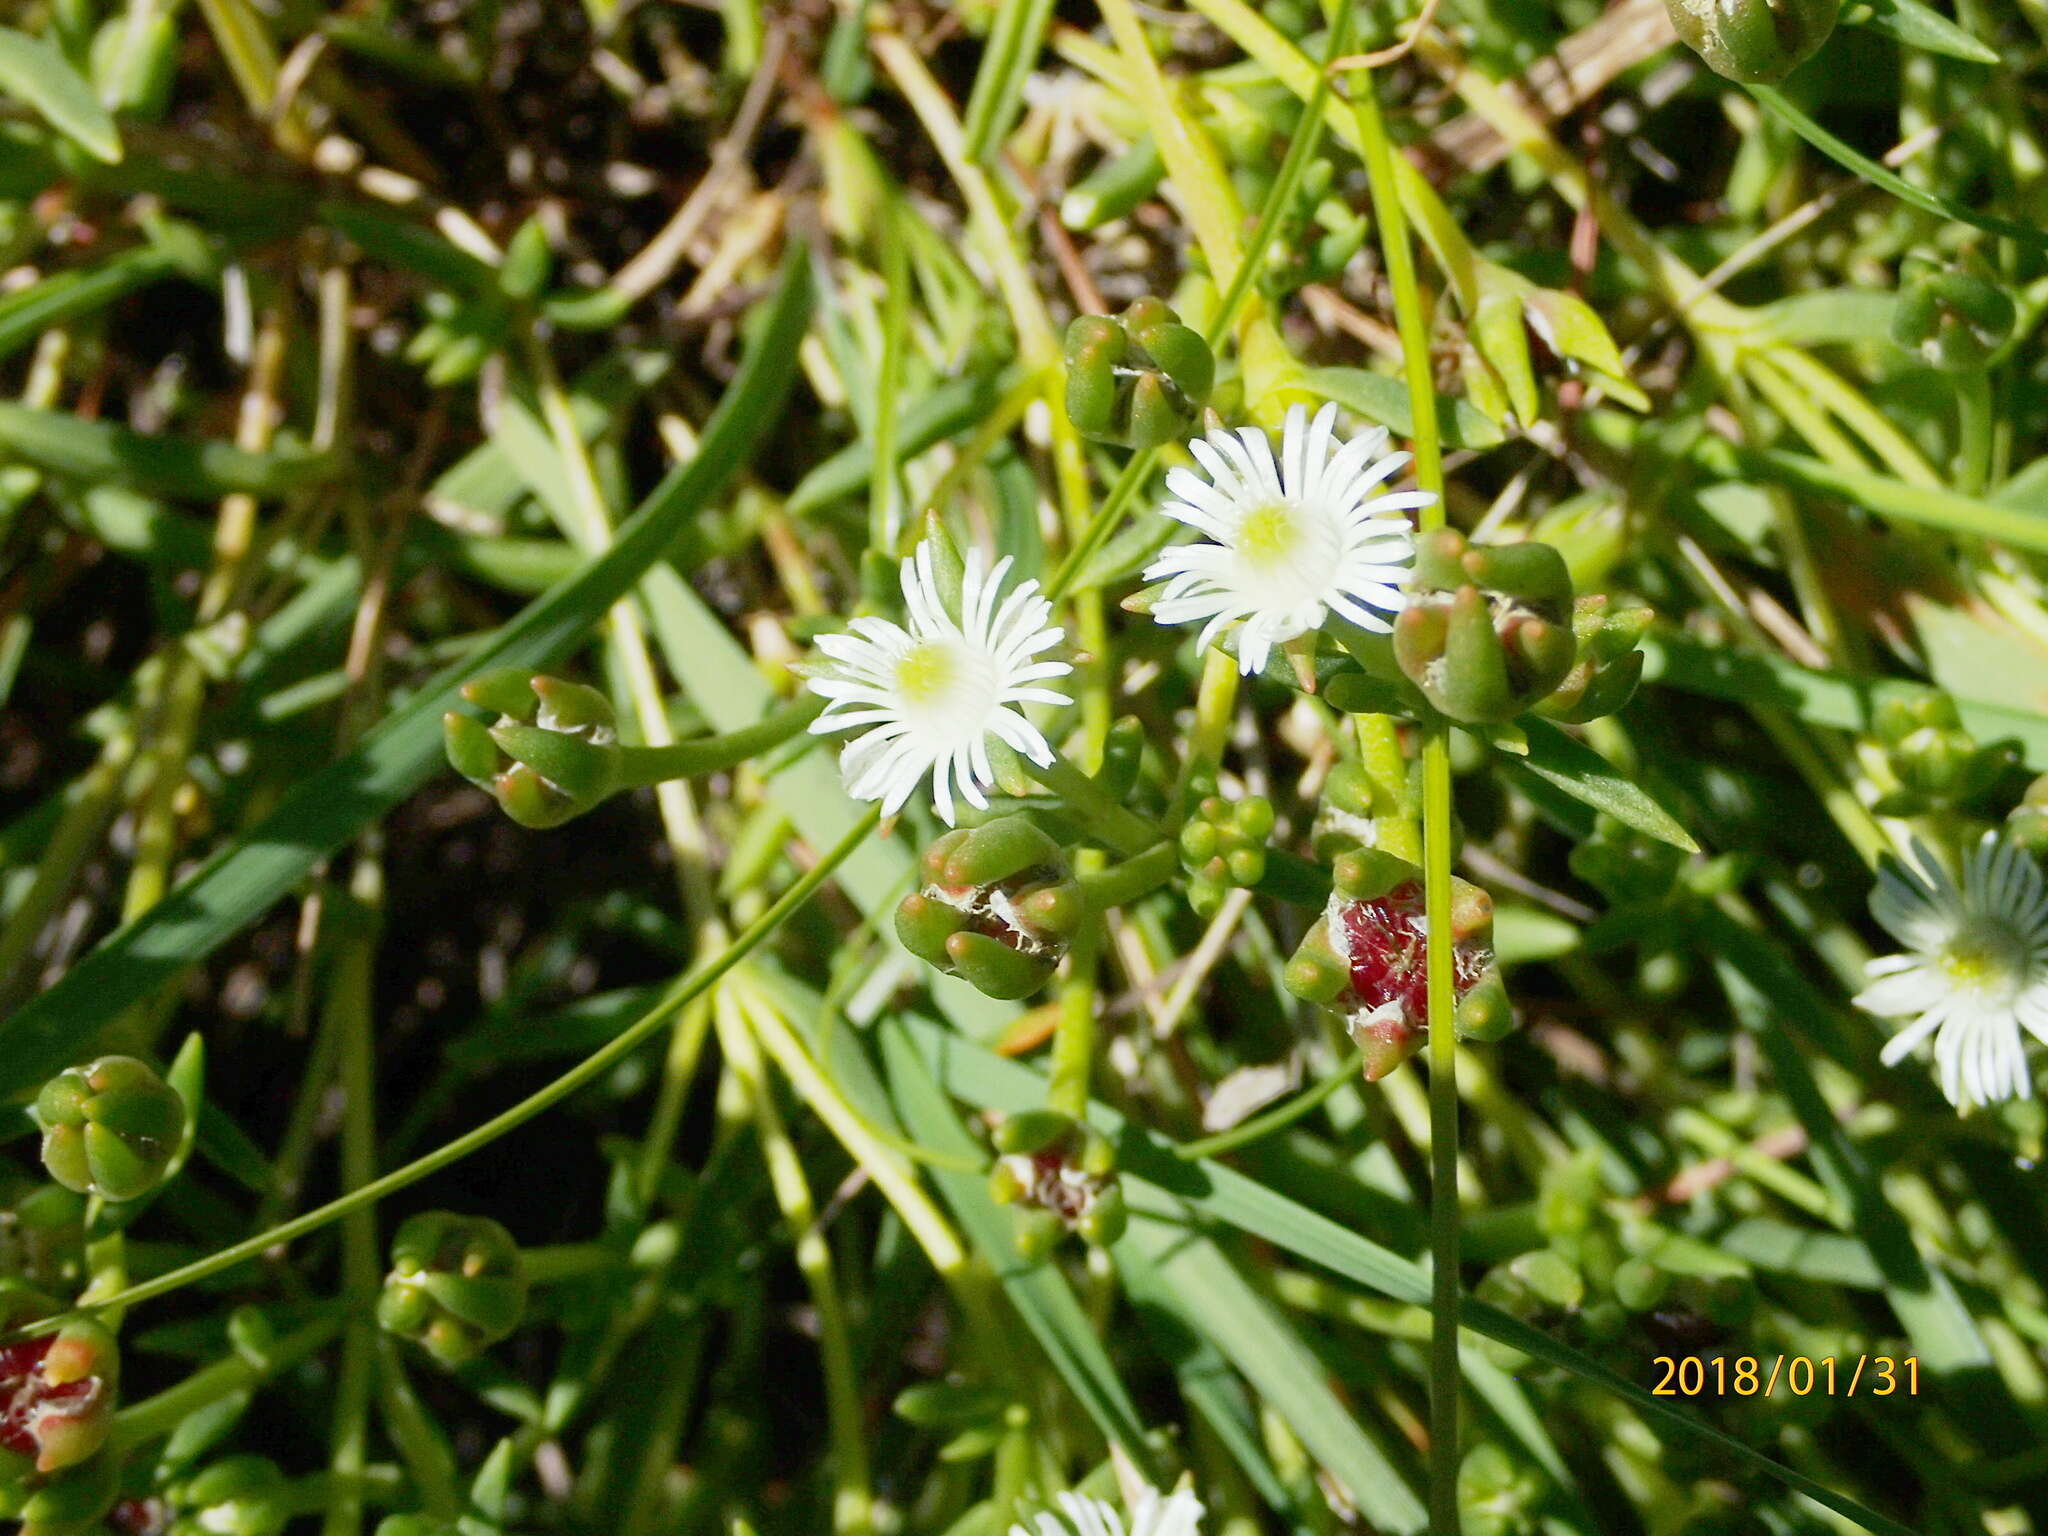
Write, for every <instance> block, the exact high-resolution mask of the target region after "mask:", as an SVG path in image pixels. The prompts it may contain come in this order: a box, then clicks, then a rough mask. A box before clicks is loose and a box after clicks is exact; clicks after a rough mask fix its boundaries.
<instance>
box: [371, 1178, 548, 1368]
mask: <svg viewBox="0 0 2048 1536" xmlns="http://www.w3.org/2000/svg"><path fill="white" fill-rule="evenodd" d="M525 1311H526V1268H525V1265H524V1263H523V1262H522V1261H521V1259H520V1256H519V1245H518V1244H517V1243H515V1242H514V1241H513V1240H512V1234H511V1233H509V1232H507V1231H506V1230H505V1229H504V1228H503V1227H502V1226H500V1225H498V1223H497V1222H495V1221H492V1220H491V1219H490V1218H489V1217H486V1216H459V1215H456V1214H455V1213H453V1212H451V1211H426V1212H423V1213H421V1214H420V1215H418V1216H414V1217H412V1218H411V1219H410V1220H408V1221H407V1222H406V1223H405V1225H404V1226H402V1227H400V1228H399V1229H398V1234H397V1236H395V1237H394V1238H393V1239H392V1240H391V1272H390V1273H389V1274H388V1275H386V1276H385V1277H384V1293H383V1295H382V1296H380V1297H379V1298H378V1301H377V1321H378V1322H379V1323H381V1324H382V1325H383V1326H384V1328H385V1330H386V1331H388V1332H390V1333H395V1334H398V1335H399V1336H400V1337H402V1338H408V1339H413V1340H415V1341H417V1342H418V1343H419V1344H420V1345H421V1346H422V1347H424V1348H425V1349H426V1351H427V1352H428V1353H429V1354H431V1355H432V1356H433V1357H434V1358H435V1359H436V1360H439V1361H440V1362H441V1363H442V1364H443V1365H460V1364H462V1363H463V1362H464V1361H466V1360H469V1359H471V1358H472V1357H474V1356H475V1355H477V1354H478V1353H479V1352H481V1351H482V1350H483V1348H484V1347H485V1346H486V1345H489V1344H495V1343H497V1342H498V1340H500V1339H502V1338H504V1337H505V1336H506V1335H507V1334H509V1333H511V1332H512V1330H513V1329H514V1328H516V1327H518V1326H519V1319H520V1318H521V1317H522V1316H523V1315H524V1314H525Z"/></svg>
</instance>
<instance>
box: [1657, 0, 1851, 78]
mask: <svg viewBox="0 0 2048 1536" xmlns="http://www.w3.org/2000/svg"><path fill="white" fill-rule="evenodd" d="M1664 8H1665V10H1666V11H1668V12H1669V13H1670V15H1671V25H1672V27H1673V28H1674V29H1676V31H1677V33H1678V35H1679V37H1680V38H1682V39H1683V40H1684V42H1685V45H1686V47H1688V48H1690V49H1692V51H1693V52H1694V53H1697V54H1698V55H1699V56H1700V57H1701V58H1703V59H1705V60H1706V61H1707V67H1708V68H1709V69H1711V70H1713V72H1714V73H1715V74H1717V75H1720V76H1721V77H1722V78H1723V79H1726V80H1734V81H1737V82H1739V83H1741V84H1744V85H1769V84H1770V83H1771V82H1772V81H1775V80H1782V79H1784V78H1785V77H1786V76H1787V75H1789V74H1791V73H1792V71H1793V70H1795V69H1797V68H1798V67H1799V66H1800V65H1801V64H1804V63H1805V62H1806V61H1807V60H1808V59H1810V58H1812V57H1813V55H1814V54H1815V53H1816V52H1818V51H1819V49H1820V45H1821V44H1822V43H1824V42H1826V41H1827V40H1828V34H1829V33H1831V32H1833V31H1834V30H1835V17H1836V16H1837V15H1838V14H1839V13H1840V11H1841V0H1664Z"/></svg>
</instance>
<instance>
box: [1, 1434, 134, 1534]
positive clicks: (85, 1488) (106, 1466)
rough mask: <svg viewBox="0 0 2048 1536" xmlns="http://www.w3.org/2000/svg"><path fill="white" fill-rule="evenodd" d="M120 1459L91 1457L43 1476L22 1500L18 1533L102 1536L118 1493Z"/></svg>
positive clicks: (103, 1456) (102, 1456) (114, 1456)
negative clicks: (51, 1474) (106, 1517)
mask: <svg viewBox="0 0 2048 1536" xmlns="http://www.w3.org/2000/svg"><path fill="white" fill-rule="evenodd" d="M120 1486H121V1460H120V1458H119V1457H118V1456H116V1455H114V1454H113V1453H112V1452H108V1453H106V1454H105V1455H100V1456H94V1457H92V1458H91V1459H90V1460H87V1461H83V1462H80V1463H79V1464H77V1465H76V1466H70V1467H66V1468H65V1469H64V1470H63V1471H62V1472H59V1473H58V1474H57V1475H56V1476H54V1477H50V1478H46V1479H42V1480H41V1481H40V1482H39V1483H38V1484H37V1486H36V1487H35V1489H34V1491H33V1492H31V1493H30V1494H29V1495H28V1497H27V1498H26V1499H24V1500H23V1501H22V1504H21V1508H20V1511H19V1514H20V1519H21V1529H20V1536H102V1533H103V1532H104V1531H105V1530H106V1527H105V1526H104V1525H102V1524H101V1523H100V1522H101V1520H102V1518H103V1517H104V1516H106V1515H107V1513H108V1512H109V1511H110V1510H112V1509H113V1508H114V1501H115V1499H116V1497H117V1496H118V1495H119V1493H120Z"/></svg>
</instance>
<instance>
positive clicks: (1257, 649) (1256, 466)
mask: <svg viewBox="0 0 2048 1536" xmlns="http://www.w3.org/2000/svg"><path fill="white" fill-rule="evenodd" d="M1336 423H1337V408H1336V407H1335V406H1334V405H1326V406H1324V407H1323V408H1322V409H1321V410H1320V411H1318V412H1316V415H1315V419H1314V420H1312V421H1311V420H1310V419H1309V416H1308V412H1307V411H1305V410H1304V409H1303V408H1302V407H1300V406H1295V407H1294V408H1293V409H1292V410H1290V411H1289V412H1288V413H1287V421H1286V424H1285V426H1284V428H1283V429H1282V432H1281V441H1280V457H1279V459H1278V460H1277V461H1276V460H1275V459H1274V457H1273V445H1272V442H1271V440H1270V439H1269V438H1268V437H1267V435H1266V434H1265V433H1264V432H1262V431H1260V430H1259V429H1258V428H1256V427H1246V428H1243V429H1242V430H1240V431H1237V432H1224V431H1216V432H1211V433H1209V434H1208V436H1207V437H1205V438H1197V439H1196V440H1195V441H1193V442H1191V443H1189V444H1188V451H1189V452H1190V453H1192V454H1193V455H1194V456H1195V459H1196V462H1198V463H1199V464H1200V465H1201V466H1202V468H1203V470H1205V471H1206V472H1207V478H1206V479H1204V478H1203V477H1202V476H1201V475H1197V474H1195V473H1194V472H1193V471H1191V470H1187V469H1178V468H1177V469H1173V470H1170V471H1168V473H1167V476H1166V488H1167V490H1168V491H1169V492H1170V493H1171V498H1170V499H1169V500H1168V501H1167V502H1166V504H1165V505H1164V506H1163V507H1161V508H1160V510H1161V511H1162V512H1164V513H1165V514H1166V515H1167V516H1168V517H1170V518H1172V519H1174V521H1176V522H1181V523H1186V524H1187V525H1188V526H1189V527H1190V528H1193V529H1195V530H1197V531H1198V532H1200V533H1202V534H1204V535H1206V541H1197V542H1195V543H1191V544H1180V545H1176V546H1174V547H1173V548H1171V549H1168V550H1167V551H1165V552H1164V553H1163V554H1161V555H1160V556H1159V558H1158V559H1157V560H1154V561H1153V562H1152V564H1151V565H1149V566H1147V567H1146V569H1145V579H1146V580H1147V581H1153V582H1157V581H1164V582H1165V583H1166V589H1165V591H1163V592H1162V593H1160V594H1159V597H1158V598H1157V600H1156V601H1155V602H1154V603H1153V605H1152V617H1153V618H1155V619H1156V620H1158V621H1159V622H1160V623H1161V624H1193V623H1197V622H1199V623H1201V624H1202V625H1203V626H1204V627H1203V630H1202V636H1201V643H1202V644H1203V645H1204V646H1206V645H1208V644H1209V643H1210V642H1211V641H1212V640H1214V639H1216V637H1217V636H1218V635H1220V634H1222V633H1223V631H1224V630H1225V629H1226V628H1228V627H1229V626H1230V625H1232V624H1237V623H1241V624H1242V626H1243V627H1242V628H1241V629H1240V630H1239V631H1238V637H1237V664H1238V670H1240V671H1241V672H1244V673H1246V674H1247V675H1249V674H1250V673H1253V672H1257V671H1260V670H1261V669H1262V668H1264V666H1265V665H1266V659H1267V657H1268V656H1269V655H1270V654H1271V652H1272V649H1273V647H1274V646H1276V645H1284V644H1286V643H1287V642H1288V641H1289V640H1294V639H1297V638H1299V637H1300V636H1302V635H1306V634H1309V633H1311V632H1313V631H1314V630H1316V629H1317V628H1319V627H1320V626H1321V625H1322V622H1323V620H1324V619H1325V618H1326V617H1327V616H1328V615H1329V614H1330V613H1332V612H1335V613H1338V614H1341V615H1342V616H1343V617H1345V618H1347V619H1349V620H1350V621H1351V622H1352V623H1354V624H1356V625H1358V626H1359V627H1360V628H1361V629H1372V630H1380V631H1385V630H1387V629H1390V628H1391V627H1392V624H1391V622H1390V620H1389V618H1388V615H1390V614H1393V613H1396V612H1398V611H1399V610H1400V608H1401V605H1402V603H1403V601H1404V598H1403V593H1402V590H1401V588H1402V583H1403V582H1404V581H1405V580H1406V579H1407V576H1408V565H1409V560H1410V558H1411V556H1412V554H1413V550H1414V530H1413V529H1412V527H1411V526H1410V523H1409V518H1408V515H1407V514H1408V513H1410V512H1412V511H1414V510H1415V509H1416V508H1418V507H1426V506H1428V505H1429V504H1430V503H1431V502H1432V501H1434V500H1435V499H1436V498H1435V496H1434V495H1433V494H1432V493H1430V492H1428V491H1392V492H1387V493H1384V494H1375V492H1377V491H1378V489H1379V487H1380V486H1382V485H1384V484H1385V483H1386V482H1387V481H1388V480H1390V479H1392V478H1393V477H1394V476H1395V475H1396V474H1398V473H1399V472H1400V470H1401V469H1402V468H1403V467H1404V466H1405V465H1406V464H1407V463H1408V458H1409V456H1408V455H1407V454H1405V453H1389V452H1388V451H1387V431H1386V428H1384V427H1375V428H1373V429H1372V430H1371V431H1370V432H1365V433H1361V434H1360V435H1359V436H1357V437H1354V438H1352V439H1351V440H1350V441H1349V442H1347V443H1345V444H1343V445H1342V446H1341V447H1339V446H1337V442H1336Z"/></svg>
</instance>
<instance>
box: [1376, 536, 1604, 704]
mask: <svg viewBox="0 0 2048 1536" xmlns="http://www.w3.org/2000/svg"><path fill="white" fill-rule="evenodd" d="M1571 588H1572V583H1571V573H1570V572H1569V571H1567V570H1566V568H1565V563H1564V559H1563V557H1562V556H1561V555H1559V554H1558V553H1557V551H1556V550H1554V549H1552V548H1551V547H1550V546H1549V545H1547V544H1537V543H1534V542H1524V543H1520V544H1500V545H1475V544H1472V543H1470V542H1468V541H1467V540H1466V538H1465V536H1464V535H1463V534H1461V533H1459V532H1457V531H1456V530H1455V529H1450V528H1443V529H1438V530H1437V531H1436V532H1434V533H1431V534H1428V535H1425V536H1424V537H1423V538H1422V539H1421V540H1419V541H1418V542H1417V544H1416V552H1415V589H1416V590H1415V595H1414V597H1413V598H1412V599H1411V600H1410V602H1409V604H1408V606H1407V607H1406V608H1404V609H1403V610H1402V612H1401V616H1400V617H1399V618H1398V619H1397V620H1396V621H1395V623H1394V656H1395V659H1396V660H1397V661H1398V662H1399V663H1400V666H1401V670H1402V672H1403V673H1405V674H1406V675H1407V677H1408V679H1409V681H1410V682H1412V683H1414V684H1415V686H1416V687H1418V688H1420V689H1421V690H1422V692H1423V695H1424V697H1426V698H1427V699H1428V700H1429V702H1430V703H1431V704H1432V705H1434V706H1435V707H1436V708H1437V709H1438V710H1440V711H1441V712H1442V713H1444V714H1445V715H1448V716H1449V717H1450V718H1451V719H1453V720H1458V721H1462V722H1464V723H1466V724H1471V725H1498V724H1502V723H1504V722H1506V721H1508V720H1512V719H1513V718H1514V717H1515V716H1516V715H1518V714H1520V713H1522V711H1523V710H1525V709H1528V708H1529V707H1530V706H1531V705H1533V704H1534V703H1536V702H1537V701H1538V700H1539V699H1542V698H1544V697H1545V696H1547V695H1548V694H1549V693H1550V692H1551V691H1552V690H1554V689H1555V688H1556V687H1557V686H1558V684H1560V683H1561V682H1563V681H1564V679H1565V675H1566V673H1568V672H1569V671H1570V670H1571V667H1572V661H1573V658H1574V656H1575V655H1576V652H1577V642H1576V640H1575V639H1574V638H1573V635H1572V630H1571V627H1570V622H1569V620H1570V614H1571V605H1572V589H1571Z"/></svg>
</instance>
